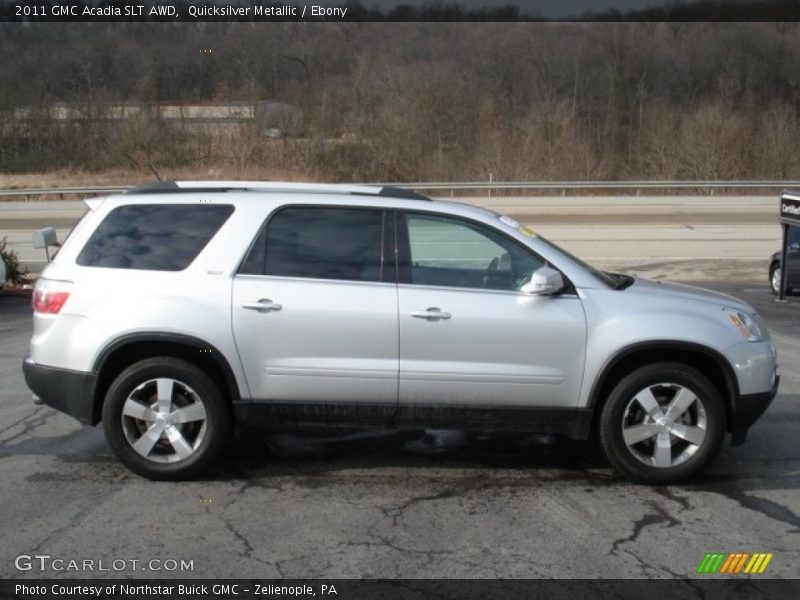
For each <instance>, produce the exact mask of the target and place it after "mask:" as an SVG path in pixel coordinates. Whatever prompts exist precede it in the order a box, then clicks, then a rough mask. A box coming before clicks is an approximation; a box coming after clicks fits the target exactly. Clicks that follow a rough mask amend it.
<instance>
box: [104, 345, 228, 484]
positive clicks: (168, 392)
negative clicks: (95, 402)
mask: <svg viewBox="0 0 800 600" xmlns="http://www.w3.org/2000/svg"><path fill="white" fill-rule="evenodd" d="M232 426H233V423H232V418H231V413H230V410H229V407H228V403H227V401H226V398H225V396H224V395H223V393H222V392H221V391H220V388H219V386H218V385H217V384H216V383H214V381H213V380H212V379H211V378H210V377H209V376H208V375H206V374H205V373H204V372H203V371H202V370H200V369H199V368H198V367H197V366H195V365H193V364H191V363H189V362H187V361H184V360H180V359H177V358H173V357H156V358H148V359H147V360H143V361H141V362H137V363H134V364H133V365H131V366H129V367H128V368H127V369H125V370H124V371H123V372H122V373H120V375H119V376H118V377H117V378H116V379H115V380H114V382H113V383H112V384H111V387H110V388H109V390H108V393H107V394H106V398H105V402H104V404H103V427H104V429H105V433H106V439H107V440H108V443H109V445H110V446H111V449H112V450H113V451H114V454H116V456H117V457H118V458H119V460H120V461H122V463H123V464H125V466H127V467H128V468H129V469H130V470H131V471H133V472H134V473H138V474H139V475H142V476H144V477H147V478H148V479H154V480H181V479H189V478H192V477H195V476H196V475H198V474H199V473H200V472H202V471H203V469H205V468H206V467H207V466H208V465H209V464H210V463H211V462H212V461H213V460H214V459H215V458H217V456H219V454H220V453H221V452H222V450H223V449H224V448H225V446H226V444H227V442H228V439H229V438H230V435H231V430H232Z"/></svg>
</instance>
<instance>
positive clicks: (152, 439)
mask: <svg viewBox="0 0 800 600" xmlns="http://www.w3.org/2000/svg"><path fill="white" fill-rule="evenodd" d="M122 430H123V432H124V433H125V439H126V440H127V441H128V443H129V444H130V445H131V447H132V448H133V449H134V450H135V451H136V452H137V453H138V454H140V455H141V456H143V457H145V458H146V459H148V460H151V461H154V462H160V463H173V462H177V461H180V460H184V459H187V458H189V457H190V456H192V455H193V454H194V453H195V451H196V450H197V449H198V448H199V447H200V444H201V443H202V442H203V439H204V438H205V434H206V409H205V405H204V404H203V401H202V400H201V398H200V396H198V394H197V393H196V392H195V391H194V390H193V389H192V388H190V387H189V386H188V385H186V384H185V383H182V382H180V381H178V380H176V379H171V378H167V377H160V378H158V379H150V380H148V381H145V382H144V383H142V384H141V385H139V386H137V387H136V388H135V389H134V390H133V391H132V392H131V393H130V394H129V395H128V398H127V399H126V400H125V403H124V405H123V407H122Z"/></svg>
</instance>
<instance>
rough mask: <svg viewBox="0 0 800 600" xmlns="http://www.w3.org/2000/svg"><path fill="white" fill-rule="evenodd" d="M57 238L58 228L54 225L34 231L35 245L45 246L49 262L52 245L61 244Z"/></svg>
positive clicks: (37, 246)
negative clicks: (53, 226)
mask: <svg viewBox="0 0 800 600" xmlns="http://www.w3.org/2000/svg"><path fill="white" fill-rule="evenodd" d="M60 245H61V244H59V243H58V239H57V238H56V230H55V229H53V228H52V227H45V228H44V229H40V230H39V231H34V232H33V247H34V248H44V253H45V254H46V255H47V262H50V250H48V248H50V246H56V247H58V246H60Z"/></svg>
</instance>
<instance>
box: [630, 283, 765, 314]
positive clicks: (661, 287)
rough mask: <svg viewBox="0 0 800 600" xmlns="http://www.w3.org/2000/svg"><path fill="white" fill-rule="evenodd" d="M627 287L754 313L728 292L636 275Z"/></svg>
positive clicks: (636, 290) (656, 294) (743, 302)
mask: <svg viewBox="0 0 800 600" xmlns="http://www.w3.org/2000/svg"><path fill="white" fill-rule="evenodd" d="M628 289H630V290H632V291H635V292H639V293H643V294H647V295H653V296H658V297H664V296H669V297H672V298H682V299H686V300H695V301H698V302H707V303H709V304H716V305H717V306H720V307H722V306H725V307H728V308H735V309H736V310H741V311H744V312H746V313H748V314H755V313H756V310H755V309H754V308H753V307H752V306H750V305H749V304H748V303H747V302H745V301H744V300H739V298H736V297H734V296H729V295H728V294H723V293H721V292H715V291H713V290H707V289H705V288H700V287H695V286H693V285H684V284H681V283H666V282H663V281H653V280H652V279H641V278H638V277H637V278H636V281H635V282H634V284H633V285H632V286H631V287H630V288H628Z"/></svg>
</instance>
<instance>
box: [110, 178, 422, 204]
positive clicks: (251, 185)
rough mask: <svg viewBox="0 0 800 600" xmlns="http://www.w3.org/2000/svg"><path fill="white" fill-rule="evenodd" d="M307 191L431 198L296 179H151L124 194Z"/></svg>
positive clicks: (380, 188) (392, 189)
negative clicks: (297, 180) (296, 180)
mask: <svg viewBox="0 0 800 600" xmlns="http://www.w3.org/2000/svg"><path fill="white" fill-rule="evenodd" d="M228 191H254V192H306V193H325V192H328V193H339V194H357V195H364V196H384V197H392V198H405V199H409V200H430V198H428V197H427V196H422V195H421V194H417V193H415V192H412V191H411V190H406V189H402V188H395V187H388V186H376V185H353V184H339V183H298V182H294V181H153V182H151V183H146V184H144V185H139V186H136V187H133V188H131V189H129V190H128V191H127V192H125V193H126V194H168V193H173V194H174V193H180V192H228Z"/></svg>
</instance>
